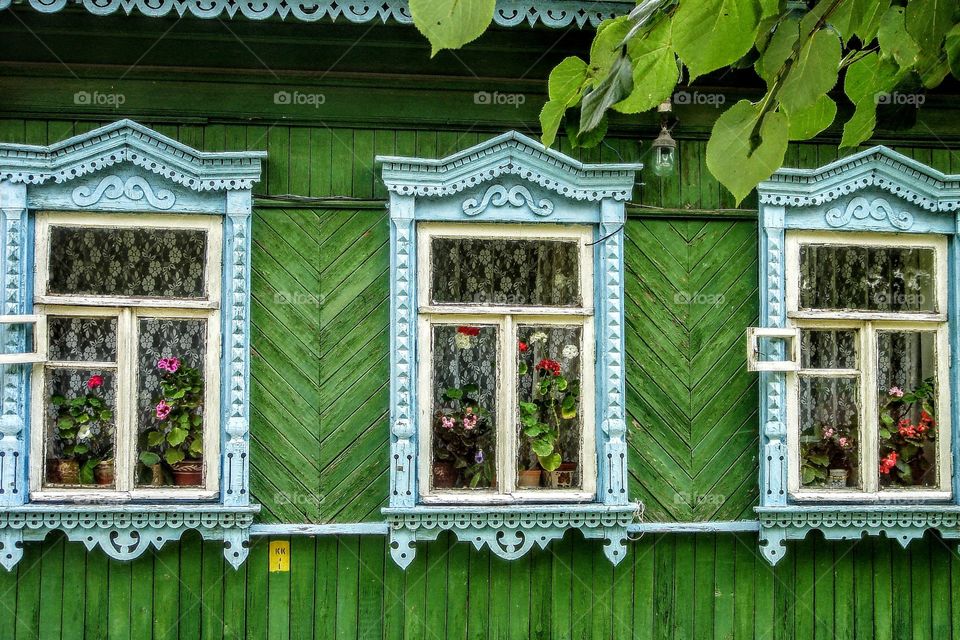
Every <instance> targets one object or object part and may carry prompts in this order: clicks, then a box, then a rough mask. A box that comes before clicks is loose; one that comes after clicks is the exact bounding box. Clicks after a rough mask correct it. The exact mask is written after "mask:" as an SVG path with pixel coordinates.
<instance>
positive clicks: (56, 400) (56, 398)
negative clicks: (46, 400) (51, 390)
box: [50, 395, 67, 407]
mask: <svg viewBox="0 0 960 640" xmlns="http://www.w3.org/2000/svg"><path fill="white" fill-rule="evenodd" d="M66 402H67V399H66V398H64V397H63V396H61V395H53V396H50V404H52V405H53V406H55V407H59V406H60V405H62V404H65V403H66Z"/></svg>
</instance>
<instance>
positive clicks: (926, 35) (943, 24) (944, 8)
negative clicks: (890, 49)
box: [904, 0, 957, 55]
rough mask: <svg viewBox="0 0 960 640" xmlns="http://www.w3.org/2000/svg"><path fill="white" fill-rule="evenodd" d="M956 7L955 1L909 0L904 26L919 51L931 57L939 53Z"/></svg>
mask: <svg viewBox="0 0 960 640" xmlns="http://www.w3.org/2000/svg"><path fill="white" fill-rule="evenodd" d="M956 7H957V2H956V0H910V2H908V3H907V7H906V11H905V13H904V24H905V26H906V30H907V32H908V33H909V34H910V35H911V36H913V39H914V40H916V43H917V44H918V45H919V46H920V49H922V50H925V51H926V52H927V53H928V54H931V55H936V53H938V52H939V51H940V48H941V46H942V44H943V37H944V36H945V35H946V34H947V32H948V31H949V30H950V28H951V27H952V26H953V14H954V11H956Z"/></svg>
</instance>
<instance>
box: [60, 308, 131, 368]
mask: <svg viewBox="0 0 960 640" xmlns="http://www.w3.org/2000/svg"><path fill="white" fill-rule="evenodd" d="M47 341H48V343H49V347H48V356H49V358H50V360H53V361H59V362H116V361H117V319H116V318H74V317H56V316H50V317H48V318H47Z"/></svg>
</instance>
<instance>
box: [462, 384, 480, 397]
mask: <svg viewBox="0 0 960 640" xmlns="http://www.w3.org/2000/svg"><path fill="white" fill-rule="evenodd" d="M478 391H480V387H478V386H477V385H475V384H465V385H463V392H464V393H466V394H468V395H473V394H475V393H477V392H478Z"/></svg>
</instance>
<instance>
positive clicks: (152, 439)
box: [147, 431, 166, 447]
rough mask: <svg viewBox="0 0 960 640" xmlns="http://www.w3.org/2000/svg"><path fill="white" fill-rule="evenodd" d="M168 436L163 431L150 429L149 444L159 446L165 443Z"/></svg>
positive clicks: (148, 433)
mask: <svg viewBox="0 0 960 640" xmlns="http://www.w3.org/2000/svg"><path fill="white" fill-rule="evenodd" d="M165 439H166V437H165V436H164V434H163V432H162V431H148V432H147V445H148V446H151V447H159V446H160V445H161V444H163V442H164V440H165Z"/></svg>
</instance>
